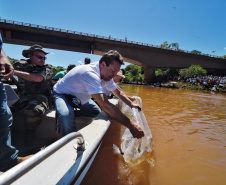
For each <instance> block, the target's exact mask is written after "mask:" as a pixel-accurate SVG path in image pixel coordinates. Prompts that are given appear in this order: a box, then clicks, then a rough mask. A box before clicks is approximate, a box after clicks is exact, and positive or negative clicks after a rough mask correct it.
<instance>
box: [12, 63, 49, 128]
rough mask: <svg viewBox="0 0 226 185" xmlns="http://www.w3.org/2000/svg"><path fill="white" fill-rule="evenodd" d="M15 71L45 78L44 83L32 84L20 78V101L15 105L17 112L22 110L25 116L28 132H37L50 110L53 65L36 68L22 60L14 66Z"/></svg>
mask: <svg viewBox="0 0 226 185" xmlns="http://www.w3.org/2000/svg"><path fill="white" fill-rule="evenodd" d="M13 66H14V68H15V70H18V71H23V72H29V73H34V74H39V75H41V76H43V78H44V80H43V81H42V82H30V81H26V80H24V79H22V78H19V84H20V89H19V92H18V95H19V97H20V100H19V101H18V102H17V103H16V104H15V106H14V108H15V109H16V110H22V112H23V113H24V114H25V116H26V118H25V125H26V128H27V129H28V130H35V129H36V127H37V125H38V124H40V122H41V115H43V114H44V113H45V112H46V111H47V110H48V108H49V103H48V102H49V98H50V96H51V79H52V77H53V71H52V68H51V65H48V64H46V65H44V66H34V65H33V64H31V63H30V60H27V61H25V60H22V61H20V62H16V63H14V64H13Z"/></svg>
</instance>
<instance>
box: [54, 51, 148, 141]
mask: <svg viewBox="0 0 226 185" xmlns="http://www.w3.org/2000/svg"><path fill="white" fill-rule="evenodd" d="M121 64H124V63H123V59H122V56H121V55H120V54H119V53H118V52H117V51H113V50H110V51H109V52H107V53H105V54H104V55H103V56H102V58H101V59H100V61H99V62H95V63H92V64H89V65H81V66H78V67H76V68H73V69H72V70H71V71H70V72H69V73H67V74H66V76H65V77H64V78H62V79H61V80H60V81H58V83H57V84H56V85H55V86H54V99H55V105H56V111H57V113H58V115H59V119H58V123H59V130H60V133H61V134H62V135H63V136H64V135H67V134H69V133H71V132H74V131H76V128H75V123H74V107H73V103H72V101H71V100H70V98H68V95H69V96H70V95H72V96H73V97H76V98H74V99H73V100H74V101H75V103H77V104H81V105H79V108H80V110H81V111H80V112H83V113H84V114H86V116H92V117H93V116H94V115H95V116H96V115H98V114H99V112H100V111H101V110H100V109H99V107H98V106H97V105H96V103H95V102H94V101H93V100H92V99H91V98H94V100H95V101H96V102H97V103H98V104H99V106H100V107H101V109H102V110H103V111H104V112H106V113H107V114H108V115H109V116H110V117H111V118H112V119H114V120H116V121H118V122H119V123H121V124H123V125H125V126H126V127H127V128H129V130H130V132H131V133H132V135H133V136H134V137H135V138H141V137H143V136H144V132H143V130H142V128H141V127H140V126H139V125H138V124H137V123H135V122H133V121H132V120H130V119H129V118H127V117H126V116H125V115H124V114H123V113H121V111H120V110H119V109H118V108H117V107H116V106H115V105H113V104H111V103H110V102H109V101H108V99H107V97H106V95H105V93H104V90H103V88H106V89H107V90H108V91H111V92H112V93H113V94H114V95H115V96H116V97H118V98H119V99H121V100H122V101H123V102H125V103H126V104H127V105H129V106H130V107H131V108H138V109H141V108H140V106H139V105H137V104H135V103H133V102H132V101H131V100H130V99H129V98H128V97H127V96H126V95H125V93H123V92H121V91H119V90H118V89H117V86H116V85H115V83H114V81H113V77H114V76H116V75H117V73H118V71H119V70H120V67H121Z"/></svg>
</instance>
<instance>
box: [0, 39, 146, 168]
mask: <svg viewBox="0 0 226 185" xmlns="http://www.w3.org/2000/svg"><path fill="white" fill-rule="evenodd" d="M2 45H3V41H2V38H1V35H0V49H1V55H0V57H1V58H0V69H1V78H4V79H10V78H13V77H14V75H15V76H17V78H18V84H19V89H18V92H17V93H18V96H19V98H20V99H19V101H18V102H16V104H14V105H13V107H12V108H11V109H10V108H9V107H8V105H7V95H6V91H5V87H4V84H3V83H2V82H1V81H0V116H1V122H0V171H3V172H4V171H7V170H8V169H10V168H11V167H13V166H15V165H16V164H18V163H20V162H22V161H24V160H26V159H27V158H29V157H31V156H26V157H19V151H18V150H17V149H16V148H15V147H13V146H12V145H11V134H10V132H11V131H10V126H11V125H12V124H13V116H12V113H11V110H12V111H20V112H21V114H24V116H25V120H24V125H25V127H26V132H25V134H26V137H25V138H26V139H25V140H26V141H25V142H26V144H27V145H28V146H29V145H31V144H33V142H34V138H35V131H36V128H37V127H38V125H39V124H40V123H41V116H42V115H43V114H45V113H46V111H48V110H49V109H50V107H51V101H50V100H52V98H53V101H54V105H55V109H56V113H57V115H58V116H57V119H58V121H57V123H58V125H57V127H58V131H59V133H60V134H61V135H62V136H65V135H67V134H69V133H71V132H75V131H76V127H75V116H88V117H96V116H97V115H98V114H99V113H100V112H101V110H103V111H104V112H106V113H107V114H108V115H109V117H111V118H112V119H114V120H116V121H117V122H119V123H121V124H122V125H124V126H126V127H127V128H128V129H129V130H130V132H131V133H132V135H133V137H135V138H141V137H143V136H144V132H143V130H142V128H141V127H140V126H139V124H137V123H135V122H134V121H133V120H131V119H129V118H128V117H126V116H125V115H124V114H123V113H121V111H120V110H119V109H118V108H117V107H116V106H114V105H113V104H111V103H110V102H109V101H108V98H107V96H106V94H105V90H106V91H110V93H111V94H113V95H114V96H116V97H117V98H119V99H121V100H122V101H123V102H124V103H126V104H127V105H128V106H130V107H131V108H137V109H139V110H141V107H140V106H139V105H138V104H135V103H134V102H133V100H132V99H131V98H129V97H128V96H127V95H126V94H125V93H124V92H123V91H122V90H121V89H120V88H119V87H118V86H117V85H116V83H115V82H114V80H113V78H114V77H117V75H118V72H120V68H121V65H122V64H124V62H123V58H122V56H121V55H120V53H119V52H117V51H115V50H110V51H108V52H107V53H105V54H104V55H103V56H102V57H101V59H100V60H99V61H98V62H94V63H90V59H89V58H86V59H85V63H84V64H85V65H80V66H75V65H69V66H68V70H67V71H64V72H62V73H60V74H58V77H59V76H60V77H59V78H58V77H56V76H55V80H56V83H55V85H54V86H52V79H53V78H54V77H53V70H52V68H51V65H49V64H46V63H45V62H46V60H47V57H46V55H48V52H47V51H45V50H44V49H43V48H42V46H40V45H37V44H36V45H33V46H31V47H29V48H28V49H25V50H23V51H22V55H23V56H24V57H25V58H26V59H23V60H21V61H18V62H16V63H14V64H13V65H11V63H10V62H9V59H8V57H7V55H6V54H5V53H4V51H3V49H2ZM120 75H121V74H120ZM104 89H105V90H104ZM75 108H79V110H80V111H79V113H78V112H77V111H76V113H77V114H76V115H75V114H74V109H75ZM25 146H26V145H25Z"/></svg>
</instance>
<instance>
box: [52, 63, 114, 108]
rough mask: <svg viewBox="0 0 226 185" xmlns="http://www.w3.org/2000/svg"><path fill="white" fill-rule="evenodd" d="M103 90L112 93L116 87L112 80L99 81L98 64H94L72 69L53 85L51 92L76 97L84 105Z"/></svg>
mask: <svg viewBox="0 0 226 185" xmlns="http://www.w3.org/2000/svg"><path fill="white" fill-rule="evenodd" d="M103 88H106V89H107V90H108V91H114V90H115V89H116V85H115V83H114V81H113V79H111V80H110V81H104V80H102V79H101V77H100V68H99V62H95V63H92V64H89V65H80V66H77V67H74V68H73V69H72V70H70V71H69V72H68V73H67V74H66V75H65V76H64V77H63V78H62V79H61V80H59V81H58V82H57V84H55V85H54V87H53V90H54V91H55V92H56V93H59V94H70V95H73V96H76V97H77V98H79V99H80V100H81V103H82V104H85V103H87V102H88V101H89V100H90V98H91V97H92V96H91V95H92V94H99V93H104V90H103Z"/></svg>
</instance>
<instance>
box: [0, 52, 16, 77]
mask: <svg viewBox="0 0 226 185" xmlns="http://www.w3.org/2000/svg"><path fill="white" fill-rule="evenodd" d="M0 71H1V74H2V75H3V76H2V77H3V78H5V79H8V78H11V77H13V74H14V68H13V66H12V65H11V63H10V62H9V59H8V57H7V56H6V54H5V53H4V51H3V49H2V51H1V60H0Z"/></svg>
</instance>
